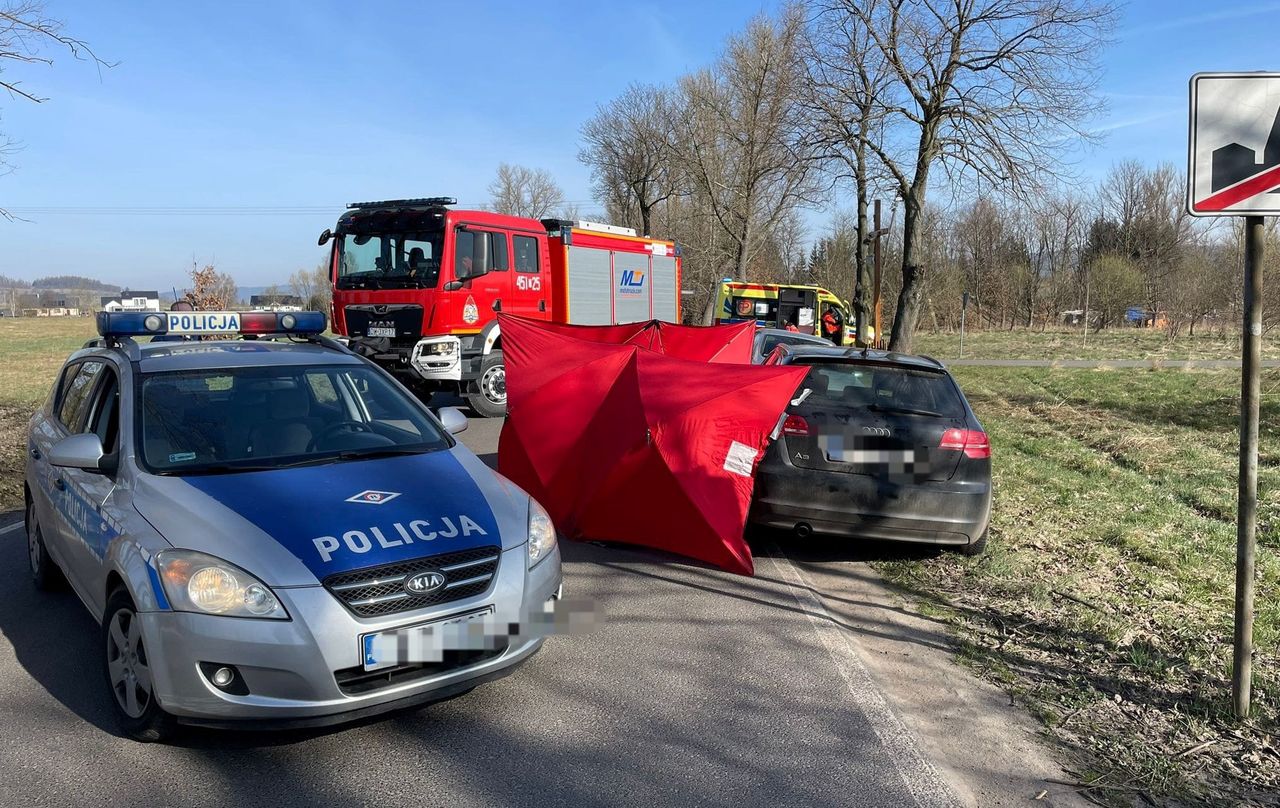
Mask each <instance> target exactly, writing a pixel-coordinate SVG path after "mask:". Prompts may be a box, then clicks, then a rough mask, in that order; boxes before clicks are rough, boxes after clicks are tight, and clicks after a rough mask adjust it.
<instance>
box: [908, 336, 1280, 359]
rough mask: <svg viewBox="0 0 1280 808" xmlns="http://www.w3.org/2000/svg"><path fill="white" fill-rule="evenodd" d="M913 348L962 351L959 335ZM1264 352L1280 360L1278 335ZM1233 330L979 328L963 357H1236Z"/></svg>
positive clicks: (950, 353)
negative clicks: (1174, 333) (1171, 334)
mask: <svg viewBox="0 0 1280 808" xmlns="http://www.w3.org/2000/svg"><path fill="white" fill-rule="evenodd" d="M913 347H914V350H915V351H916V353H924V354H929V355H930V356H933V357H935V358H937V359H942V360H944V361H945V360H948V359H956V358H958V357H959V356H960V334H959V333H958V332H941V333H936V334H929V333H926V334H918V335H916V341H915V345H914V346H913ZM1262 353H1263V356H1265V357H1268V358H1272V359H1280V335H1274V334H1273V335H1268V336H1267V337H1264V338H1263V341H1262ZM1239 356H1240V337H1239V335H1237V334H1226V335H1223V334H1216V333H1211V334H1204V333H1201V334H1198V335H1197V336H1196V337H1195V338H1194V339H1193V338H1190V337H1187V336H1182V337H1179V338H1178V339H1174V340H1171V339H1169V338H1168V337H1167V336H1166V335H1165V332H1164V331H1161V330H1158V329H1151V328H1115V329H1109V330H1106V331H1103V332H1101V333H1098V334H1093V333H1090V334H1088V335H1087V336H1086V335H1084V334H1082V333H1081V331H1080V330H1079V329H1071V330H1065V329H1064V330H1054V331H1044V332H1040V331H1024V330H1016V331H979V332H970V333H968V334H965V337H964V358H966V359H970V358H975V359H1237V358H1239Z"/></svg>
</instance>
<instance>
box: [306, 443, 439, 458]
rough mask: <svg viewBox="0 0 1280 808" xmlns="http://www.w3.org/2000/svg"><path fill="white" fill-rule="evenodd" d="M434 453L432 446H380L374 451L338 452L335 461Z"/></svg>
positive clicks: (350, 450) (354, 450)
mask: <svg viewBox="0 0 1280 808" xmlns="http://www.w3.org/2000/svg"><path fill="white" fill-rule="evenodd" d="M430 451H432V447H430V446H418V447H409V446H379V447H377V448H372V449H348V450H347V451H345V452H338V454H337V456H336V457H333V458H331V459H334V460H369V459H371V458H375V457H395V456H397V455H412V454H423V453H425V452H430Z"/></svg>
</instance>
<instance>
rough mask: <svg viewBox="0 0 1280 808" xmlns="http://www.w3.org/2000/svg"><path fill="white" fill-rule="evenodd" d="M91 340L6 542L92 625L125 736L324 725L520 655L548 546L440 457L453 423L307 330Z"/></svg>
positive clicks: (116, 324)
mask: <svg viewBox="0 0 1280 808" xmlns="http://www.w3.org/2000/svg"><path fill="white" fill-rule="evenodd" d="M98 326H99V332H100V333H101V334H102V335H103V337H102V339H99V340H93V341H91V342H90V343H89V344H87V345H86V347H85V348H84V349H83V350H80V351H78V352H76V353H75V354H73V355H72V356H71V357H70V359H68V360H67V362H66V365H65V366H64V367H63V369H62V372H61V373H60V374H59V376H58V379H57V382H56V383H55V385H54V388H53V391H52V393H51V394H50V396H49V399H48V401H47V403H46V404H45V405H44V406H43V407H42V408H41V409H40V410H39V412H37V413H36V414H35V415H34V416H33V417H32V419H31V424H30V435H29V442H28V456H27V461H26V486H25V489H26V528H27V540H28V546H29V550H30V561H31V573H32V576H33V578H34V580H35V583H36V584H37V585H38V586H41V587H46V586H49V585H51V584H53V583H54V582H55V581H57V580H58V579H60V578H63V577H65V579H66V581H67V582H69V583H70V586H71V588H72V589H74V590H75V592H76V594H77V595H78V596H79V597H80V599H81V600H82V601H83V602H84V604H85V606H87V607H88V609H89V611H90V613H91V614H92V615H93V616H94V617H95V618H96V619H97V620H98V621H100V623H101V643H100V646H99V647H100V649H101V654H102V668H103V672H104V680H105V684H106V690H107V691H108V697H109V699H110V702H111V704H112V705H113V706H114V709H115V711H116V712H117V713H118V716H119V718H120V721H121V725H122V727H123V729H124V731H125V732H126V733H127V734H128V735H130V736H132V737H134V738H136V739H138V740H143V741H155V740H160V739H162V738H164V737H165V736H166V735H168V734H169V733H170V732H171V731H172V730H173V729H174V727H175V725H176V724H179V723H185V724H201V725H206V726H218V727H254V726H271V727H301V726H315V725H325V724H332V723H337V722H340V721H344V720H348V719H351V718H355V717H362V716H366V715H371V714H376V713H379V712H383V711H386V710H389V709H393V708H397V707H400V706H408V705H411V704H418V703H426V702H430V701H438V700H441V699H444V698H448V697H450V696H453V695H457V694H460V693H462V692H465V691H467V690H469V689H471V688H472V687H474V686H476V685H477V684H479V683H481V682H484V681H487V680H490V679H494V678H497V677H499V676H501V675H503V674H506V673H508V672H510V671H511V670H512V669H513V666H515V665H517V664H519V663H520V662H522V661H523V660H525V659H528V658H529V657H530V656H531V655H532V654H533V653H534V652H535V651H537V650H538V648H539V647H540V645H541V643H542V641H543V635H542V634H540V633H539V632H537V631H522V630H521V627H522V626H523V627H527V626H530V625H534V624H536V623H537V618H538V617H539V616H545V614H547V613H548V612H551V611H552V610H553V606H554V604H553V601H555V600H556V599H557V598H558V597H559V595H560V586H561V571H560V555H559V549H558V547H557V544H556V533H555V528H554V527H553V526H552V524H551V521H550V519H549V518H548V516H547V514H546V512H545V511H544V510H543V509H542V508H541V507H540V506H539V505H538V503H537V502H535V501H533V500H532V499H530V497H529V496H528V495H527V494H526V493H524V492H523V491H522V490H520V489H519V488H518V487H516V486H515V485H514V484H512V483H511V482H509V481H507V480H506V479H505V478H503V477H501V476H500V475H498V474H497V473H495V472H493V471H491V470H490V469H489V468H488V467H487V466H485V465H484V464H483V463H482V462H481V461H480V460H479V459H478V458H477V457H476V456H475V455H474V454H472V453H471V452H470V451H468V450H467V449H466V448H465V447H463V446H461V445H460V444H459V443H458V442H457V441H456V440H455V439H454V438H453V436H452V434H451V433H456V432H460V431H462V430H463V429H465V428H466V418H465V416H463V415H462V413H460V412H458V411H457V410H452V409H444V410H441V411H440V415H439V417H436V416H435V415H433V414H432V413H431V411H430V410H428V409H427V408H426V407H425V406H423V405H422V404H421V403H420V402H419V401H418V400H417V399H416V398H414V397H413V396H412V395H410V394H409V393H408V392H407V391H406V390H405V389H404V388H403V387H401V386H400V385H399V384H398V383H397V382H395V381H394V380H393V379H392V378H391V377H390V376H388V375H387V374H386V373H385V372H384V371H382V370H380V369H379V368H377V367H376V366H374V365H373V364H371V363H369V362H368V361H366V360H365V359H363V358H361V357H358V356H356V355H355V354H353V353H351V352H350V351H348V350H346V349H345V348H344V347H343V346H342V345H340V344H339V343H337V342H334V341H332V340H329V339H326V338H325V337H323V336H322V335H321V333H320V332H322V331H323V330H324V327H325V318H324V315H323V314H321V313H318V312H298V313H270V312H268V313H237V312H183V313H176V312H174V313H134V312H121V313H103V314H101V315H99V320H98ZM193 334H195V335H208V334H223V335H234V337H232V338H226V337H225V336H224V338H222V339H218V340H210V339H209V338H208V337H207V336H195V337H192V336H190V335H193ZM184 335H185V336H184ZM268 335H271V336H269V337H268ZM144 336H152V337H153V340H152V341H150V342H140V341H138V340H135V339H134V338H138V337H144Z"/></svg>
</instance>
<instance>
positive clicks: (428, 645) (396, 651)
mask: <svg viewBox="0 0 1280 808" xmlns="http://www.w3.org/2000/svg"><path fill="white" fill-rule="evenodd" d="M492 613H493V607H492V606H490V607H489V608H487V609H480V610H479V611H474V612H467V613H466V614H460V615H455V616H454V617H447V618H445V619H444V620H435V621H433V622H430V623H419V624H418V625H416V626H406V627H404V628H397V629H392V630H391V631H379V632H378V633H376V634H362V635H360V654H361V657H360V658H361V659H362V660H363V663H362V664H363V665H364V669H365V670H367V671H376V670H380V669H382V668H394V667H395V666H396V665H402V664H405V663H407V662H429V661H433V660H431V659H425V658H424V657H426V656H432V657H434V656H435V654H434V653H432V651H431V649H435V650H436V651H438V650H439V649H438V648H437V646H438V645H439V642H438V639H439V636H440V635H441V634H442V633H444V632H445V630H446V629H450V630H456V629H457V627H459V626H461V625H463V624H464V623H470V622H471V621H473V620H482V619H483V618H485V617H487V616H488V615H490V614H492Z"/></svg>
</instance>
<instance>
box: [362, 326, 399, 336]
mask: <svg viewBox="0 0 1280 808" xmlns="http://www.w3.org/2000/svg"><path fill="white" fill-rule="evenodd" d="M395 335H396V327H395V326H393V325H371V326H369V330H368V332H367V333H366V335H365V336H369V337H395Z"/></svg>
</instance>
